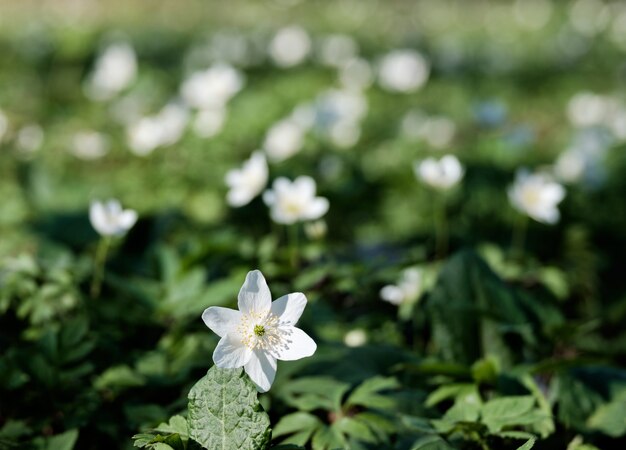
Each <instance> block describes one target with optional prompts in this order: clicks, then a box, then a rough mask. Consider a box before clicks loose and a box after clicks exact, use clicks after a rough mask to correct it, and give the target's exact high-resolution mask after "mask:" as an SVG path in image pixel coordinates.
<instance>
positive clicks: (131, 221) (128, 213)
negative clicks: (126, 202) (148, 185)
mask: <svg viewBox="0 0 626 450" xmlns="http://www.w3.org/2000/svg"><path fill="white" fill-rule="evenodd" d="M118 222H119V225H120V226H121V227H122V228H124V229H125V230H130V229H131V228H132V227H133V225H135V223H136V222H137V211H135V210H132V209H126V210H124V211H123V212H121V213H120V215H119V219H118Z"/></svg>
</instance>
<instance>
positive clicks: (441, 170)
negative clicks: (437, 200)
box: [413, 155, 464, 190]
mask: <svg viewBox="0 0 626 450" xmlns="http://www.w3.org/2000/svg"><path fill="white" fill-rule="evenodd" d="M413 170H414V172H415V176H416V177H417V178H418V179H420V180H422V182H424V183H426V184H427V185H429V186H430V187H433V188H435V189H440V190H447V189H450V188H452V187H454V186H455V185H456V184H458V183H459V181H461V178H463V173H464V170H463V166H462V165H461V163H460V162H459V160H458V159H457V158H456V156H454V155H446V156H444V157H443V158H441V159H440V160H439V161H437V160H436V159H435V158H426V159H425V160H423V161H421V162H417V161H416V162H415V163H414V164H413Z"/></svg>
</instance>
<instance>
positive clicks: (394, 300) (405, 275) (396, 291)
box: [380, 267, 423, 305]
mask: <svg viewBox="0 0 626 450" xmlns="http://www.w3.org/2000/svg"><path fill="white" fill-rule="evenodd" d="M422 289H423V276H422V271H421V270H419V269H417V268H414V267H411V268H408V269H405V270H403V271H402V275H401V277H400V279H399V280H398V283H397V284H388V285H387V286H384V287H383V288H382V289H381V290H380V298H381V299H382V300H384V301H386V302H389V303H391V304H392V305H401V304H403V303H407V302H413V301H415V300H417V299H418V298H419V296H420V294H421V293H422Z"/></svg>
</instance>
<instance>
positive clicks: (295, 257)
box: [287, 223, 300, 269]
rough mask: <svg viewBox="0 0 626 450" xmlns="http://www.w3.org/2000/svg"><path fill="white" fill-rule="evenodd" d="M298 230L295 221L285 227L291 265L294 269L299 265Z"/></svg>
mask: <svg viewBox="0 0 626 450" xmlns="http://www.w3.org/2000/svg"><path fill="white" fill-rule="evenodd" d="M299 231H300V230H298V224H297V223H294V224H293V225H290V226H288V227H287V233H288V237H289V250H290V253H291V266H292V267H293V268H294V269H297V268H298V266H299V265H300V252H299V250H300V249H299V246H298V238H299V236H298V234H299V233H298V232H299Z"/></svg>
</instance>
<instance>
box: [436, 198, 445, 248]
mask: <svg viewBox="0 0 626 450" xmlns="http://www.w3.org/2000/svg"><path fill="white" fill-rule="evenodd" d="M435 241H436V251H437V253H436V255H437V258H438V259H443V258H444V257H445V256H446V253H447V252H448V222H447V220H446V197H445V194H436V195H435Z"/></svg>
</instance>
